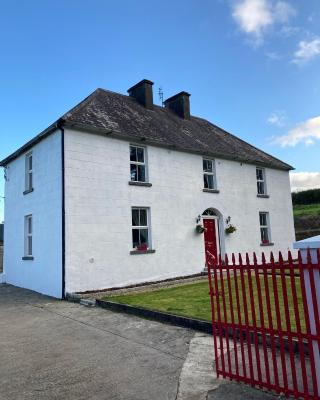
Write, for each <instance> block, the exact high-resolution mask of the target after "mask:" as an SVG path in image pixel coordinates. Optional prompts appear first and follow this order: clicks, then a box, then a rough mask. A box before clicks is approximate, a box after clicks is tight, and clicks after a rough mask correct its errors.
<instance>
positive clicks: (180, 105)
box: [164, 92, 190, 119]
mask: <svg viewBox="0 0 320 400" xmlns="http://www.w3.org/2000/svg"><path fill="white" fill-rule="evenodd" d="M189 97H190V94H189V93H187V92H180V93H178V94H176V95H174V96H172V97H170V98H169V99H167V100H165V102H164V106H165V107H166V108H168V109H169V110H172V111H174V112H175V113H176V114H178V115H179V117H181V118H184V119H190V100H189Z"/></svg>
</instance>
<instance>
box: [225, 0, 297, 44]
mask: <svg viewBox="0 0 320 400" xmlns="http://www.w3.org/2000/svg"><path fill="white" fill-rule="evenodd" d="M295 14H296V11H295V9H294V8H293V7H292V6H291V5H290V4H289V3H287V2H285V1H277V2H274V1H272V0H237V1H236V2H235V3H234V4H233V10H232V16H233V18H234V20H235V21H236V22H237V24H238V25H239V27H240V29H241V30H242V31H243V32H245V33H246V34H248V35H251V37H252V38H253V39H254V41H255V44H258V45H259V44H261V42H262V40H263V34H264V33H265V31H266V30H267V29H268V28H269V27H271V26H272V25H274V24H275V23H280V24H284V23H287V22H288V21H289V19H290V18H291V17H292V16H294V15H295Z"/></svg>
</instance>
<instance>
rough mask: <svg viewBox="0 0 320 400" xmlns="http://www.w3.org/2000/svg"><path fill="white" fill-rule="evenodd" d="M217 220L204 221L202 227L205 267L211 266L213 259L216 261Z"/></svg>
mask: <svg viewBox="0 0 320 400" xmlns="http://www.w3.org/2000/svg"><path fill="white" fill-rule="evenodd" d="M216 224H217V220H216V219H204V220H203V226H204V228H205V232H204V248H205V252H206V262H207V265H209V264H210V265H212V264H213V261H214V259H213V257H212V256H214V257H215V260H216V261H218V255H219V254H218V237H217V232H218V230H217V225H216Z"/></svg>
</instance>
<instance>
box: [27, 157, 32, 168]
mask: <svg viewBox="0 0 320 400" xmlns="http://www.w3.org/2000/svg"><path fill="white" fill-rule="evenodd" d="M28 161H29V170H31V169H32V156H29V160H28Z"/></svg>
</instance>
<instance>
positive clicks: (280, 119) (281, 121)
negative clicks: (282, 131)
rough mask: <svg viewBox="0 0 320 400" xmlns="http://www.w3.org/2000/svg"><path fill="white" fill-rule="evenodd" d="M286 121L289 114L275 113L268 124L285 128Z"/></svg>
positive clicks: (268, 120)
mask: <svg viewBox="0 0 320 400" xmlns="http://www.w3.org/2000/svg"><path fill="white" fill-rule="evenodd" d="M286 120H287V114H286V112H285V111H283V110H280V111H274V112H273V113H272V114H270V116H269V117H268V118H267V122H268V124H270V125H275V126H278V127H279V128H281V127H283V126H285V124H286Z"/></svg>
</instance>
